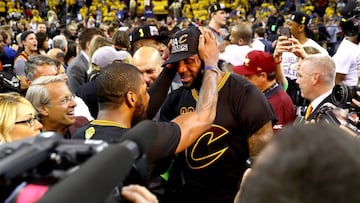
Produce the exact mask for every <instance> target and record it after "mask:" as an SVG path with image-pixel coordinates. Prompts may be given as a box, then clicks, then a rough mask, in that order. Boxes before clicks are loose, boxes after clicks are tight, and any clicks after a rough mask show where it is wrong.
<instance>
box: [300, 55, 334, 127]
mask: <svg viewBox="0 0 360 203" xmlns="http://www.w3.org/2000/svg"><path fill="white" fill-rule="evenodd" d="M296 83H297V84H299V88H300V91H301V96H302V97H304V98H305V99H308V100H309V101H310V105H309V106H308V108H307V110H306V113H305V117H304V118H305V120H307V121H310V120H313V119H315V118H316V115H317V114H318V112H319V110H320V108H321V106H323V105H324V104H325V103H327V102H331V92H332V89H333V87H334V85H335V63H334V61H333V60H332V59H331V57H330V56H329V55H327V54H314V55H309V56H307V57H305V58H304V59H303V60H301V61H300V62H299V63H298V66H297V80H296Z"/></svg>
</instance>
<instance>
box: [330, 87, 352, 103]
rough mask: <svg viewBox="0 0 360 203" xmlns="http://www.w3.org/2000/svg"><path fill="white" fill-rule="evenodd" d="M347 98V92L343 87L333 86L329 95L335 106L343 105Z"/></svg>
mask: <svg viewBox="0 0 360 203" xmlns="http://www.w3.org/2000/svg"><path fill="white" fill-rule="evenodd" d="M347 98H348V90H347V87H346V86H345V85H335V87H334V88H333V91H332V94H331V100H332V102H333V103H334V104H335V105H340V104H342V103H344V102H345V101H346V100H347Z"/></svg>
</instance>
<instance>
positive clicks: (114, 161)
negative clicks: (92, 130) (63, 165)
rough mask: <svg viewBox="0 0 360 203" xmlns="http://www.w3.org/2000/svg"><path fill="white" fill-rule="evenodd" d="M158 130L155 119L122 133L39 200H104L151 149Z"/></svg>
mask: <svg viewBox="0 0 360 203" xmlns="http://www.w3.org/2000/svg"><path fill="white" fill-rule="evenodd" d="M157 133H158V130H157V126H156V124H155V122H153V121H142V122H140V123H139V124H137V125H136V126H134V127H133V128H132V129H130V130H128V131H127V132H126V133H125V134H124V135H123V136H122V138H121V141H123V142H122V143H119V144H113V145H110V146H108V147H107V148H105V149H104V150H103V151H101V152H100V153H98V154H97V155H95V156H93V157H91V158H90V159H88V160H87V161H86V162H85V163H84V164H83V165H81V166H80V168H79V169H78V170H76V171H75V172H74V173H72V174H71V175H70V176H68V177H66V178H65V179H64V180H62V181H60V182H59V183H58V184H56V185H54V186H52V187H51V188H50V189H49V190H48V192H47V193H46V194H45V195H44V197H43V198H42V199H41V200H39V201H38V202H39V203H45V202H51V203H57V202H59V203H63V202H87V203H92V202H93V203H98V202H103V201H104V200H105V199H106V198H107V197H108V195H109V194H110V193H111V191H112V190H113V189H114V188H115V187H116V186H117V185H118V184H119V183H121V182H122V181H123V180H124V179H125V178H126V176H127V175H128V173H129V172H130V169H131V167H132V164H133V162H134V160H136V159H137V158H139V157H141V156H142V154H144V153H147V152H148V151H149V149H150V148H151V146H152V144H153V140H154V139H155V138H156V136H157Z"/></svg>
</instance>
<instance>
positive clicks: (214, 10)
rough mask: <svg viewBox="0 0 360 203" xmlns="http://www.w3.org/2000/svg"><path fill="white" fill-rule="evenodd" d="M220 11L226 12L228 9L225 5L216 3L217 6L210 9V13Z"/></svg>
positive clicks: (213, 5) (214, 5)
mask: <svg viewBox="0 0 360 203" xmlns="http://www.w3.org/2000/svg"><path fill="white" fill-rule="evenodd" d="M220 10H224V11H226V8H225V6H224V4H219V3H216V4H212V5H211V6H210V7H209V13H214V12H216V11H220Z"/></svg>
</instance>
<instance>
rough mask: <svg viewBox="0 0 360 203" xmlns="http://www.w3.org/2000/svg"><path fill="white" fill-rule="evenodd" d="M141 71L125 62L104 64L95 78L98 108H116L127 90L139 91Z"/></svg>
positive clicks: (122, 100) (123, 98) (123, 99)
mask: <svg viewBox="0 0 360 203" xmlns="http://www.w3.org/2000/svg"><path fill="white" fill-rule="evenodd" d="M141 76H142V73H141V72H140V71H139V69H137V68H136V67H135V66H133V65H131V64H127V63H119V62H116V63H112V64H110V65H107V66H105V67H104V68H103V69H102V70H101V73H100V74H99V76H98V77H97V78H96V80H95V81H96V95H97V98H98V102H99V109H117V108H119V107H120V105H121V104H122V103H123V102H124V101H125V96H126V94H127V93H128V92H129V91H133V92H135V93H138V92H139V88H140V85H141Z"/></svg>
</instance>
